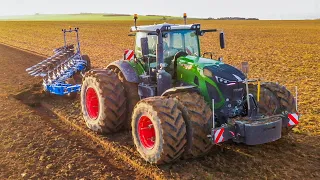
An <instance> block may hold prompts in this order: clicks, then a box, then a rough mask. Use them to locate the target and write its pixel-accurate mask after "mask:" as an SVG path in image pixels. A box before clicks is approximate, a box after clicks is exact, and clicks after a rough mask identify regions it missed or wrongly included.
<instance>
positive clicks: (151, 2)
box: [0, 0, 320, 19]
mask: <svg viewBox="0 0 320 180" xmlns="http://www.w3.org/2000/svg"><path fill="white" fill-rule="evenodd" d="M80 12H88V13H89V12H90V13H123V14H134V13H137V14H141V15H147V14H159V15H172V16H181V15H182V14H183V13H184V12H186V13H188V16H189V17H204V18H206V17H213V18H217V17H233V16H237V17H246V18H248V17H256V18H259V19H315V18H320V0H157V1H156V0H0V16H10V15H33V14H35V13H40V14H77V13H80Z"/></svg>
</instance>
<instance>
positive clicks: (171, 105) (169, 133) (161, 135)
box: [131, 96, 187, 164]
mask: <svg viewBox="0 0 320 180" xmlns="http://www.w3.org/2000/svg"><path fill="white" fill-rule="evenodd" d="M143 117H147V118H148V120H149V121H151V122H152V124H153V126H151V127H149V128H152V127H153V128H154V134H155V136H154V138H153V140H154V145H153V146H152V147H151V148H147V147H146V145H144V143H143V142H144V141H143V135H141V134H142V133H140V130H141V129H142V128H140V129H139V126H140V124H139V123H141V121H142V119H143ZM131 124H132V136H133V140H134V144H135V146H136V148H137V150H138V152H139V153H140V155H141V156H142V157H143V158H144V159H145V160H146V161H148V162H149V163H152V164H164V163H171V162H173V161H176V160H178V159H179V158H180V157H181V155H182V153H183V152H184V150H185V145H186V143H187V139H186V125H185V122H184V120H183V117H182V113H181V111H180V110H179V109H178V104H177V102H176V100H174V99H168V98H163V97H159V96H157V97H150V98H146V99H143V100H141V101H140V102H138V104H137V105H136V106H135V108H134V111H133V115H132V123H131Z"/></svg>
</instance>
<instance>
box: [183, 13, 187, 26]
mask: <svg viewBox="0 0 320 180" xmlns="http://www.w3.org/2000/svg"><path fill="white" fill-rule="evenodd" d="M183 19H184V24H185V25H186V24H187V13H183Z"/></svg>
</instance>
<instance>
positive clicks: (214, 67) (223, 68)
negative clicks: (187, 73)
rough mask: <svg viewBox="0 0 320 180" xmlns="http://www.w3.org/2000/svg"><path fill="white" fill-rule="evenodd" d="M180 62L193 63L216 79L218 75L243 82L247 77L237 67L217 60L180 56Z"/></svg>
mask: <svg viewBox="0 0 320 180" xmlns="http://www.w3.org/2000/svg"><path fill="white" fill-rule="evenodd" d="M179 63H181V64H186V65H191V64H193V65H194V66H195V67H197V68H198V69H202V70H203V72H204V75H205V76H208V77H211V78H213V79H214V80H216V79H217V77H218V78H221V80H228V81H231V82H243V81H244V80H245V78H246V77H245V75H244V74H243V73H242V72H241V71H240V70H238V69H237V68H235V67H233V66H230V65H228V64H224V63H223V62H221V61H217V60H212V59H206V58H201V57H196V56H185V57H181V58H179ZM216 81H218V80H216Z"/></svg>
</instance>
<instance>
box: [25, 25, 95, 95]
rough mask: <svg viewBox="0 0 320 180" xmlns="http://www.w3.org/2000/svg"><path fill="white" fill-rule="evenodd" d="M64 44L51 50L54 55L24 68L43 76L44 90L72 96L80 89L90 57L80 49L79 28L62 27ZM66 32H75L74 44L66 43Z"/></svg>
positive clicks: (34, 74)
mask: <svg viewBox="0 0 320 180" xmlns="http://www.w3.org/2000/svg"><path fill="white" fill-rule="evenodd" d="M62 32H63V35H64V46H62V47H59V48H56V49H54V50H53V52H54V55H52V56H51V57H49V58H47V59H45V60H43V61H41V62H40V63H38V64H36V65H34V66H32V67H30V68H28V69H26V71H27V72H28V73H29V74H30V75H31V76H35V77H42V78H43V88H44V91H46V92H49V93H52V94H56V95H69V96H71V97H74V96H75V95H76V93H77V92H79V91H80V89H81V78H82V75H83V74H84V72H85V71H87V70H89V69H90V59H89V57H88V56H87V55H82V54H81V51H80V41H79V28H74V29H71V28H70V29H62ZM66 33H76V44H75V45H74V44H67V41H66Z"/></svg>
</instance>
